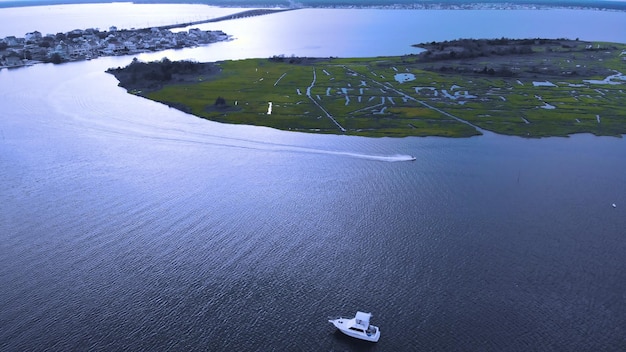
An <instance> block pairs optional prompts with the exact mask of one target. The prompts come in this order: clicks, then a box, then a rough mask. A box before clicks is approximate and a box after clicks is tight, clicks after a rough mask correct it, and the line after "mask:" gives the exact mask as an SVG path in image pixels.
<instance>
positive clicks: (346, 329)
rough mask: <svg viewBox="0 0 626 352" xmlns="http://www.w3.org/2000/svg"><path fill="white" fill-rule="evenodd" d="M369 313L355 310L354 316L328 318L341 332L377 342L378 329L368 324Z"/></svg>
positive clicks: (370, 315) (378, 336)
mask: <svg viewBox="0 0 626 352" xmlns="http://www.w3.org/2000/svg"><path fill="white" fill-rule="evenodd" d="M371 317H372V314H371V313H364V312H356V315H355V316H354V318H343V317H339V318H335V319H330V320H328V322H329V323H332V324H333V325H334V326H335V327H336V328H337V329H339V331H341V332H342V333H344V334H346V335H348V336H351V337H354V338H357V339H361V340H365V341H371V342H378V339H379V338H380V329H379V328H378V327H377V326H374V325H370V318H371Z"/></svg>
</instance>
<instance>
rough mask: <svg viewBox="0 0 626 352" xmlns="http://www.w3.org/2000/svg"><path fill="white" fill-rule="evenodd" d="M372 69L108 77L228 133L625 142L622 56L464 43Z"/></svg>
mask: <svg viewBox="0 0 626 352" xmlns="http://www.w3.org/2000/svg"><path fill="white" fill-rule="evenodd" d="M416 46H419V47H421V48H424V49H425V51H424V52H422V53H420V54H412V55H405V56H394V57H375V58H365V59H363V58H302V57H284V56H275V57H271V58H267V59H248V60H239V61H225V62H216V63H194V62H179V63H173V62H170V61H169V60H167V59H164V60H162V61H160V62H153V63H143V62H139V61H138V60H134V61H133V62H132V63H131V64H130V65H129V66H127V67H125V68H117V69H110V70H109V71H108V72H109V73H112V74H114V75H115V76H116V77H117V79H118V80H119V81H120V86H122V87H125V88H126V89H127V90H128V91H129V92H130V93H132V94H136V95H139V96H143V97H145V98H148V99H152V100H155V101H159V102H162V103H164V104H167V105H169V106H171V107H174V108H177V109H180V110H182V111H185V112H188V113H190V114H193V115H196V116H199V117H202V118H206V119H209V120H213V121H218V122H223V123H238V124H250V125H261V126H268V127H273V128H277V129H282V130H290V131H301V132H312V133H331V134H346V135H363V136H376V137H382V136H391V137H404V136H445V137H468V136H473V135H479V134H481V133H483V132H484V131H492V132H495V133H499V134H506V135H516V136H522V137H531V138H536V137H547V136H567V135H570V134H574V133H592V134H595V135H608V136H621V135H623V134H625V133H626V107H624V105H623V101H626V92H625V91H624V84H625V83H626V77H625V76H624V75H623V70H624V68H625V67H626V45H624V44H618V43H596V42H586V41H581V40H577V39H576V40H570V39H539V38H536V39H523V40H519V39H507V38H500V39H480V40H478V39H461V40H455V41H446V42H432V43H423V44H419V45H416Z"/></svg>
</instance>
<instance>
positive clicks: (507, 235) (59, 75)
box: [0, 10, 626, 351]
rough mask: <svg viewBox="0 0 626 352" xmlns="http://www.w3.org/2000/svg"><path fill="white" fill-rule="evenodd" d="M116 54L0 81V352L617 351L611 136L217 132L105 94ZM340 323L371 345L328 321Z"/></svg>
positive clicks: (621, 248)
mask: <svg viewBox="0 0 626 352" xmlns="http://www.w3.org/2000/svg"><path fill="white" fill-rule="evenodd" d="M328 11H330V10H328ZM297 13H298V12H297V11H294V12H291V13H290V14H291V16H295V15H296V14H297ZM302 13H306V12H302ZM331 13H332V14H333V15H334V14H335V13H334V12H331ZM502 13H503V14H504V12H502ZM622 16H623V15H622ZM270 18H271V17H270V16H268V17H267V18H266V19H261V18H259V19H250V20H251V21H253V22H251V23H256V22H254V21H265V20H269V19H270ZM622 18H623V17H622ZM237 23H242V22H237ZM225 24H227V23H225ZM229 25H230V24H229ZM355 28H356V29H355V30H357V29H359V28H361V27H359V26H358V25H355ZM285 30H286V29H285ZM498 33H499V32H498ZM462 34H463V32H462V29H459V30H458V36H461V35H462ZM493 36H494V37H495V36H500V35H499V34H497V33H494V35H493ZM581 37H582V36H581ZM240 45H241V44H240V43H238V42H237V41H233V42H229V43H220V44H217V45H211V46H209V47H203V48H197V49H189V50H182V51H170V52H167V54H168V55H169V54H176V55H178V56H180V57H198V56H201V57H205V58H212V59H223V58H225V57H227V56H228V55H232V58H238V55H240V53H239V50H240V48H241V47H240ZM277 45H278V44H277ZM280 45H281V46H280V47H278V49H281V50H282V49H289V48H293V49H294V50H297V48H298V47H299V46H300V45H301V42H299V41H297V40H293V41H291V42H290V41H288V40H286V41H285V42H283V43H282V44H280ZM229 48H233V52H232V53H230V52H229V51H228V49H229ZM320 50H321V51H325V50H331V49H329V48H327V47H324V48H322V49H320ZM354 50H355V51H354V55H355V56H358V55H360V54H363V53H364V52H365V53H366V54H367V53H369V51H368V50H369V49H367V50H365V49H364V50H365V51H364V52H361V51H358V49H354ZM398 50H400V49H399V46H398ZM263 53H264V52H263V51H261V52H256V51H254V50H253V49H250V51H249V52H248V54H250V55H251V56H262V54H263ZM164 54H165V53H157V54H153V56H154V57H162V55H164ZM257 54H258V55H257ZM381 54H382V53H381ZM146 57H149V56H148V55H146ZM130 60H131V58H129V57H118V58H100V59H98V60H92V61H89V62H79V63H72V64H65V65H59V66H54V65H37V66H33V67H29V68H26V69H19V70H11V71H8V70H1V71H0V106H1V107H2V114H1V115H0V179H1V180H2V188H1V189H0V326H1V328H0V350H3V351H38V350H40V351H43V350H49V351H70V350H102V351H111V350H132V351H136V350H148V351H161V350H171V351H206V350H209V351H223V350H230V349H233V350H246V351H255V350H258V351H294V350H295V351H297V350H304V351H362V350H378V351H416V350H417V351H422V350H423V351H529V350H539V351H541V350H545V351H564V350H565V351H600V350H602V351H623V350H624V348H626V340H625V336H626V331H625V326H626V308H625V306H626V305H625V304H624V303H625V301H626V294H625V292H626V270H625V269H626V268H625V265H624V253H626V241H625V236H626V230H624V229H626V214H625V213H624V209H626V177H624V175H625V174H626V144H625V141H624V139H623V138H597V137H593V136H589V135H579V136H574V137H571V138H549V139H541V140H525V139H521V138H515V137H504V136H497V135H493V134H486V135H484V136H481V137H476V138H468V139H444V138H402V139H391V138H377V139H371V138H361V137H345V136H325V135H313V134H301V133H290V132H282V131H276V130H272V129H268V128H262V127H252V126H231V125H224V124H218V123H213V122H209V121H204V120H200V119H197V118H195V117H193V116H189V115H186V114H183V113H181V112H179V111H176V110H173V109H169V108H168V107H165V106H163V105H160V104H157V103H154V102H151V101H148V100H144V99H141V98H138V97H135V96H132V95H129V94H127V93H126V92H125V91H124V90H123V89H121V88H118V87H117V86H116V84H117V81H116V80H115V79H114V77H112V76H110V75H108V74H106V73H104V70H105V69H106V68H108V67H114V66H120V65H126V64H127V63H128V62H129V61H130ZM406 155H412V156H415V157H416V160H415V161H413V162H406V161H400V160H404V159H405V156H406ZM613 203H615V204H616V207H615V208H613V207H612V204H613ZM356 310H366V311H371V312H373V313H374V318H373V320H372V322H373V323H375V324H377V325H378V326H380V328H381V331H382V335H381V339H380V342H378V343H377V344H365V343H359V342H358V341H354V340H351V339H349V338H347V337H344V336H342V335H341V334H338V333H336V332H335V329H334V328H333V327H332V326H331V325H330V324H329V323H328V322H327V317H329V316H335V315H342V314H343V315H348V314H353V313H354V312H355V311H356Z"/></svg>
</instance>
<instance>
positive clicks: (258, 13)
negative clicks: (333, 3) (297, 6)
mask: <svg viewBox="0 0 626 352" xmlns="http://www.w3.org/2000/svg"><path fill="white" fill-rule="evenodd" d="M290 10H293V9H255V10H247V11H242V12H237V13H233V14H230V15H226V16H221V17H215V18H210V19H206V20H201V21H193V22H185V23H177V24H169V25H166V26H158V27H157V28H159V29H168V30H169V29H173V28H182V27H189V26H195V25H199V24H203V23H210V22H221V21H228V20H234V19H238V18H246V17H254V16H262V15H269V14H272V13H278V12H283V11H290Z"/></svg>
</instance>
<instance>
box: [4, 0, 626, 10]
mask: <svg viewBox="0 0 626 352" xmlns="http://www.w3.org/2000/svg"><path fill="white" fill-rule="evenodd" d="M108 2H112V1H104V0H79V1H75V0H0V7H22V6H42V5H62V4H87V3H108ZM122 2H125V1H122ZM128 2H132V3H138V4H139V3H161V4H167V3H185V4H207V5H214V6H224V7H226V6H233V7H276V6H279V7H346V6H355V7H360V6H362V7H382V6H394V5H406V6H410V5H430V6H436V5H444V6H445V5H448V6H454V5H471V4H511V5H537V6H555V7H585V8H601V9H612V10H625V11H626V0H508V1H506V0H476V1H474V0H434V1H429V0H421V1H420V0H395V1H394V2H393V3H389V2H388V1H385V0H137V1H128Z"/></svg>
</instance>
